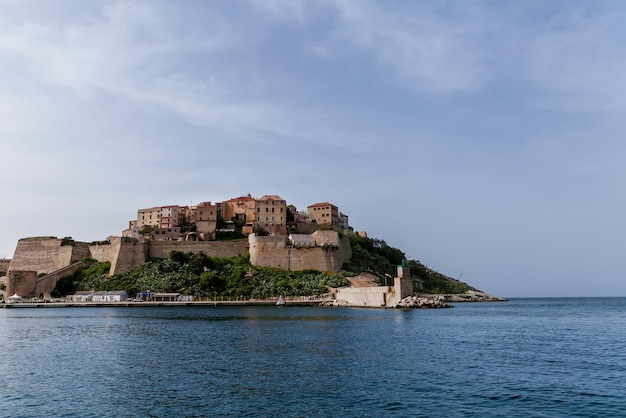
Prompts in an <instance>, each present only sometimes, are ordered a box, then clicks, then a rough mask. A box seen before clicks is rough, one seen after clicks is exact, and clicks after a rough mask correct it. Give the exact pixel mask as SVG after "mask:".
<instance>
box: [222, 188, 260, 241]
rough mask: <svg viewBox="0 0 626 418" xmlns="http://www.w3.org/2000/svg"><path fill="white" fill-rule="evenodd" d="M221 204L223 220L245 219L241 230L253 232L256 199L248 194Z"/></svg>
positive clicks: (245, 232) (248, 232)
mask: <svg viewBox="0 0 626 418" xmlns="http://www.w3.org/2000/svg"><path fill="white" fill-rule="evenodd" d="M221 206H222V210H221V214H222V219H223V220H224V221H226V222H228V221H245V223H244V226H243V229H242V232H243V233H244V234H251V233H252V232H254V220H255V219H256V216H255V215H256V210H255V209H256V199H254V198H253V197H252V196H250V194H248V195H246V196H240V197H235V198H232V199H230V200H227V201H225V202H222V204H221Z"/></svg>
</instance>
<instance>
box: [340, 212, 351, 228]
mask: <svg viewBox="0 0 626 418" xmlns="http://www.w3.org/2000/svg"><path fill="white" fill-rule="evenodd" d="M339 230H340V231H342V232H347V231H349V230H350V225H349V224H348V215H346V214H345V213H341V212H339Z"/></svg>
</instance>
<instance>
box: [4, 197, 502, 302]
mask: <svg viewBox="0 0 626 418" xmlns="http://www.w3.org/2000/svg"><path fill="white" fill-rule="evenodd" d="M0 280H1V282H0V288H3V290H4V298H5V299H7V301H9V300H10V298H11V297H12V298H13V301H15V300H31V301H33V302H37V301H39V300H42V301H43V300H63V301H64V302H66V303H67V302H69V301H70V300H72V301H73V302H81V303H83V302H87V301H89V302H126V301H128V300H129V299H130V300H142V298H144V300H146V299H145V298H146V296H141V295H148V296H147V298H149V300H146V301H155V300H157V299H154V298H164V297H165V296H164V295H168V296H167V298H168V300H165V299H162V300H160V302H168V303H170V302H171V303H181V302H185V303H200V302H208V301H213V302H215V303H217V301H218V300H219V301H220V302H222V301H228V302H236V301H240V302H241V303H243V302H244V301H245V302H246V303H252V302H251V301H258V302H259V303H261V301H268V300H273V299H274V298H278V297H284V298H287V300H290V301H291V302H295V301H297V300H300V301H302V300H308V301H315V302H317V303H319V304H326V305H329V304H331V305H337V306H367V307H442V306H445V304H444V303H443V302H445V300H446V299H451V298H453V296H450V295H453V294H454V295H457V296H454V298H455V299H454V300H455V301H461V300H467V301H483V300H501V299H499V298H495V297H492V296H489V295H486V294H484V293H482V292H480V291H478V290H476V289H473V288H471V287H470V286H469V285H467V284H465V283H462V282H459V281H456V280H454V279H451V278H449V277H447V276H444V275H442V274H440V273H438V272H435V271H432V270H431V269H429V268H428V267H426V266H425V265H423V264H421V263H420V262H419V261H417V260H406V257H405V255H404V253H403V252H402V251H400V250H399V249H396V248H393V247H390V246H388V245H387V243H386V242H385V241H383V240H379V239H372V238H369V237H368V236H367V233H366V232H364V231H355V230H354V229H353V228H352V227H350V226H349V223H348V216H347V215H345V214H343V213H341V212H340V211H339V210H338V208H337V207H336V206H335V205H333V204H331V203H328V202H322V203H315V204H313V205H310V206H308V207H307V211H306V212H305V211H302V212H298V210H297V209H296V208H295V207H294V206H293V205H287V202H286V201H285V200H284V199H282V198H281V197H280V196H277V195H265V196H263V197H261V198H258V199H255V198H253V197H252V196H250V195H246V196H240V197H237V198H233V199H230V200H228V201H225V202H218V203H216V204H211V203H210V202H202V203H200V204H198V205H196V206H191V207H188V206H176V205H170V206H161V207H154V208H149V209H139V210H138V211H137V219H134V220H131V221H129V225H128V228H127V229H125V230H123V231H122V235H121V236H110V237H108V238H106V239H105V240H102V241H94V242H91V243H87V242H78V241H75V240H73V239H72V238H71V237H64V238H56V237H32V238H23V239H20V240H19V241H18V244H17V248H16V250H15V254H14V256H13V259H12V260H10V263H9V264H8V269H7V272H6V276H5V277H3V278H2V279H0ZM418 294H422V295H418ZM426 294H438V296H436V297H433V296H430V297H426V296H425V295H426ZM18 298H19V299H18ZM303 298H304V299H303Z"/></svg>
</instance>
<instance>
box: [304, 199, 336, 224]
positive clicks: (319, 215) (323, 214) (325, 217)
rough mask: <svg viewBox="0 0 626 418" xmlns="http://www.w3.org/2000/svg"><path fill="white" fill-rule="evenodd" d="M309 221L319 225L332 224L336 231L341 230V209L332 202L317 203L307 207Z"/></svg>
mask: <svg viewBox="0 0 626 418" xmlns="http://www.w3.org/2000/svg"><path fill="white" fill-rule="evenodd" d="M307 214H308V215H309V221H311V222H315V223H317V224H318V225H320V226H322V225H330V227H331V228H332V229H333V230H334V231H339V209H338V208H337V206H335V205H333V204H332V203H328V202H324V203H315V204H314V205H311V206H308V207H307Z"/></svg>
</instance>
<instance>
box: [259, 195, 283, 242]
mask: <svg viewBox="0 0 626 418" xmlns="http://www.w3.org/2000/svg"><path fill="white" fill-rule="evenodd" d="M255 226H256V227H257V228H261V229H264V230H265V231H267V232H269V233H270V234H272V235H287V202H285V200H284V199H283V198H282V197H280V196H277V195H265V196H263V197H261V198H260V199H257V201H256V225H255Z"/></svg>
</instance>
